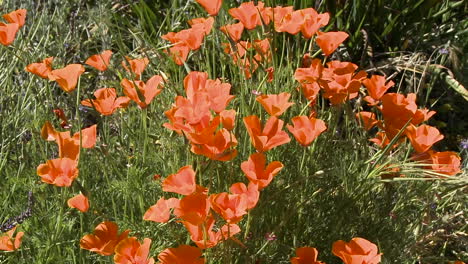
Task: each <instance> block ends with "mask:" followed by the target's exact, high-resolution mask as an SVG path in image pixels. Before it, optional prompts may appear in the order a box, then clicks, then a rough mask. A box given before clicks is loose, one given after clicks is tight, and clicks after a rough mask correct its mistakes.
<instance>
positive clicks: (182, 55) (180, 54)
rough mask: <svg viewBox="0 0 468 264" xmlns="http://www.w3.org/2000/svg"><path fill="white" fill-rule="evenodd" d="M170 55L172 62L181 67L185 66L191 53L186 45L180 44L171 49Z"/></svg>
mask: <svg viewBox="0 0 468 264" xmlns="http://www.w3.org/2000/svg"><path fill="white" fill-rule="evenodd" d="M169 53H170V55H171V58H172V60H173V61H174V62H175V63H176V64H177V65H179V66H180V65H184V62H185V61H186V60H187V57H188V54H189V53H190V48H189V47H188V46H187V45H186V44H184V43H180V44H176V45H175V46H172V47H170V48H169Z"/></svg>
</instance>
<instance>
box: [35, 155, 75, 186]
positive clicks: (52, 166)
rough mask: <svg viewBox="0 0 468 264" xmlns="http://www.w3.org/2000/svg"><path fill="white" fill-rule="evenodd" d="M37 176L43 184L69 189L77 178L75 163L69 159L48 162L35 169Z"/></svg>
mask: <svg viewBox="0 0 468 264" xmlns="http://www.w3.org/2000/svg"><path fill="white" fill-rule="evenodd" d="M37 175H39V176H40V177H41V180H42V181H43V182H45V183H48V184H53V185H55V186H58V187H70V186H71V184H72V182H73V180H74V179H75V178H76V177H78V168H77V163H76V161H75V160H72V159H69V158H60V159H53V160H48V161H47V162H46V163H43V164H40V165H39V166H38V167H37Z"/></svg>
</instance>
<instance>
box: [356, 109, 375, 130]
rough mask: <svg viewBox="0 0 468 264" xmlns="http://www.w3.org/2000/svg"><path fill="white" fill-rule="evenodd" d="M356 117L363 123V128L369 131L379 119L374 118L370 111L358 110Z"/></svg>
mask: <svg viewBox="0 0 468 264" xmlns="http://www.w3.org/2000/svg"><path fill="white" fill-rule="evenodd" d="M356 119H357V120H358V122H359V123H360V124H361V122H362V124H363V125H364V128H365V129H366V130H367V131H369V130H371V129H372V128H373V127H374V126H375V125H377V124H379V122H380V121H379V120H377V119H376V116H375V114H374V113H372V112H365V111H362V112H359V113H357V114H356Z"/></svg>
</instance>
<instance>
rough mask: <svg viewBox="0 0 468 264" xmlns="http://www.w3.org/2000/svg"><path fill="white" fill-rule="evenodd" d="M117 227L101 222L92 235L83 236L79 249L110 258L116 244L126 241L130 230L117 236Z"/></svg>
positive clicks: (107, 222)
mask: <svg viewBox="0 0 468 264" xmlns="http://www.w3.org/2000/svg"><path fill="white" fill-rule="evenodd" d="M118 231H119V230H118V226H117V224H116V223H114V222H109V221H106V222H102V223H100V224H99V225H98V226H96V228H95V229H94V232H93V234H89V235H86V236H84V237H83V238H82V239H81V240H80V247H81V248H82V249H86V250H89V251H92V252H96V253H98V254H99V255H103V256H110V255H112V254H114V249H115V246H116V245H117V244H119V242H120V241H122V240H123V239H126V238H127V236H128V233H129V232H130V230H125V231H123V232H122V233H120V234H119V232H118Z"/></svg>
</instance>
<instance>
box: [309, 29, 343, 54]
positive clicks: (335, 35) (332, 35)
mask: <svg viewBox="0 0 468 264" xmlns="http://www.w3.org/2000/svg"><path fill="white" fill-rule="evenodd" d="M317 35H318V37H317V38H316V39H315V42H317V45H318V46H319V47H320V48H321V49H322V51H323V53H324V54H325V56H329V55H330V54H332V53H333V52H334V51H335V50H336V49H337V48H338V46H339V45H340V44H341V43H343V41H345V39H347V38H348V36H349V35H348V34H347V33H346V32H343V31H338V32H326V33H323V32H320V31H319V32H317Z"/></svg>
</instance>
